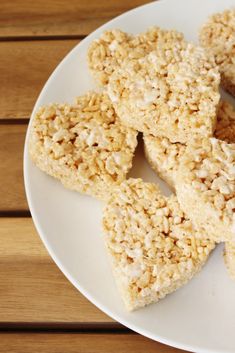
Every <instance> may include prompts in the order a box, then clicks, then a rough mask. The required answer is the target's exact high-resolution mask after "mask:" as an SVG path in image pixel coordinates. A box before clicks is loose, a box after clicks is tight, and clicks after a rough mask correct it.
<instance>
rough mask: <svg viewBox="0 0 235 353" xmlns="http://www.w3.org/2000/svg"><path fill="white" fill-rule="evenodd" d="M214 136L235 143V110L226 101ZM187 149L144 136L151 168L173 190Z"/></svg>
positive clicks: (219, 115)
mask: <svg viewBox="0 0 235 353" xmlns="http://www.w3.org/2000/svg"><path fill="white" fill-rule="evenodd" d="M214 136H215V137H216V138H218V139H220V140H223V141H226V142H228V143H234V142H235V110H234V108H233V106H232V105H231V104H230V103H228V102H226V101H221V102H220V104H219V109H218V113H217V123H216V128H215V132H214ZM185 148H186V145H184V144H181V143H172V142H170V140H169V139H168V138H162V137H154V136H152V135H144V150H145V156H146V158H147V160H148V162H149V164H150V166H151V167H152V168H153V170H154V171H155V172H156V173H157V174H158V175H159V176H160V177H161V178H162V179H163V180H164V181H166V182H167V183H168V184H169V185H170V186H171V187H172V188H173V189H174V188H175V180H176V173H177V170H178V168H179V163H180V160H181V158H182V156H183V154H184V152H185Z"/></svg>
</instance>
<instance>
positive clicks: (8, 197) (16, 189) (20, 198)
mask: <svg viewBox="0 0 235 353" xmlns="http://www.w3.org/2000/svg"><path fill="white" fill-rule="evenodd" d="M26 127H27V126H26V125H0V161H1V172H0V195H1V197H0V213H1V211H15V210H17V211H24V210H28V205H27V201H26V198H25V191H24V183H23V147H24V138H25V132H26Z"/></svg>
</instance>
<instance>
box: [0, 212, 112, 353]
mask: <svg viewBox="0 0 235 353" xmlns="http://www.w3.org/2000/svg"><path fill="white" fill-rule="evenodd" d="M0 249H1V252H0V313H1V315H0V325H1V326H2V324H3V323H4V322H5V323H6V322H7V323H9V322H10V323H21V322H23V323H42V324H48V323H64V324H68V323H75V324H83V325H84V324H89V323H92V324H93V325H94V324H95V323H96V324H98V323H112V322H113V320H112V319H111V318H109V317H108V316H106V315H105V314H104V313H102V312H101V311H100V310H99V309H97V308H96V307H95V306H94V305H93V304H91V303H90V302H89V301H88V300H87V299H86V298H85V297H84V296H83V295H82V294H80V293H79V292H78V291H77V290H76V289H75V288H74V287H73V286H72V284H71V283H70V282H69V281H68V280H67V279H66V278H65V276H64V275H63V274H62V272H61V271H60V270H59V269H58V267H57V266H56V265H55V264H54V262H53V261H52V259H51V258H50V256H49V255H48V253H47V251H46V249H45V248H44V246H43V244H42V242H41V240H40V238H39V236H38V234H37V232H36V230H35V228H34V225H33V222H32V220H31V218H0ZM0 342H1V339H0ZM0 351H2V350H1V349H0Z"/></svg>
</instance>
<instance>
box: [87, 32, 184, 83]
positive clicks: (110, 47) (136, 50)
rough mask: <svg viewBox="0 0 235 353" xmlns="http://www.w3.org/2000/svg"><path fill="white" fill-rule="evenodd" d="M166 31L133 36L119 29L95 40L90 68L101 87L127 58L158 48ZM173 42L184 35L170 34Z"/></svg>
mask: <svg viewBox="0 0 235 353" xmlns="http://www.w3.org/2000/svg"><path fill="white" fill-rule="evenodd" d="M163 36H165V31H163V30H161V29H160V28H158V27H152V28H149V29H148V30H147V31H146V32H144V33H141V34H139V35H136V36H133V35H131V34H128V33H125V32H123V31H121V30H119V29H113V30H109V31H105V32H104V33H103V34H102V35H101V36H100V38H99V39H96V40H94V41H93V42H92V43H91V45H90V47H89V49H88V55H87V60H88V66H89V68H90V71H91V74H92V75H93V76H94V78H95V79H96V80H97V81H98V83H99V84H101V85H106V84H107V83H108V81H109V77H110V75H111V74H112V73H113V72H114V71H115V70H116V69H117V68H118V67H119V66H120V65H121V63H122V62H123V60H124V59H126V58H127V57H128V58H130V59H134V58H135V59H138V58H141V57H143V56H145V55H146V54H148V53H150V52H151V51H152V50H154V49H155V48H156V43H157V42H158V41H161V40H162V37H163ZM169 36H171V38H172V40H174V38H175V40H176V41H178V40H180V39H181V40H183V35H182V34H180V33H177V32H175V31H171V32H169Z"/></svg>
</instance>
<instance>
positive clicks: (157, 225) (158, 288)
mask: <svg viewBox="0 0 235 353" xmlns="http://www.w3.org/2000/svg"><path fill="white" fill-rule="evenodd" d="M103 228H104V231H105V234H106V235H105V242H106V246H107V249H108V253H109V255H110V258H111V263H112V266H113V273H114V276H115V279H116V282H117V285H118V288H119V290H120V293H121V295H122V298H123V301H124V303H125V305H126V307H127V309H128V310H135V309H137V308H140V307H143V306H145V305H148V304H150V303H154V302H157V301H158V300H159V299H161V298H163V297H165V295H167V294H168V293H171V292H172V291H174V290H176V289H178V288H179V287H181V286H182V285H184V284H185V283H186V282H188V281H189V280H190V279H191V278H192V277H193V276H194V275H195V274H196V273H197V272H198V271H199V270H200V269H201V267H202V265H203V264H204V263H205V262H206V260H207V258H208V255H209V253H210V252H211V250H212V249H213V248H214V245H215V244H214V242H213V241H211V240H208V239H207V235H206V234H203V238H202V234H201V233H200V232H198V231H196V230H195V229H194V228H193V226H192V223H191V221H190V220H189V219H188V218H187V217H186V216H185V214H184V213H183V211H182V210H181V209H180V206H179V204H178V202H177V198H176V196H174V195H172V196H171V197H169V198H167V197H165V196H163V195H162V194H161V192H160V190H159V188H158V186H157V185H154V184H151V183H145V182H143V180H142V179H128V180H126V181H124V182H123V183H122V184H121V185H120V186H119V187H117V188H115V189H113V193H112V194H111V196H110V199H109V200H108V203H107V205H106V207H105V209H104V213H103Z"/></svg>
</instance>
